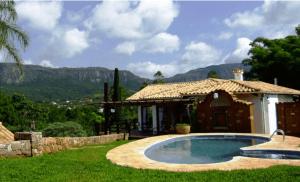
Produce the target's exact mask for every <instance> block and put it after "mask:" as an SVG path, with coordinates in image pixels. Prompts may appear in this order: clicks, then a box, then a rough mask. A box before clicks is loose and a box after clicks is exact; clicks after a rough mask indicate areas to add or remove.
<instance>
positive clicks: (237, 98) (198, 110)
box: [126, 69, 300, 134]
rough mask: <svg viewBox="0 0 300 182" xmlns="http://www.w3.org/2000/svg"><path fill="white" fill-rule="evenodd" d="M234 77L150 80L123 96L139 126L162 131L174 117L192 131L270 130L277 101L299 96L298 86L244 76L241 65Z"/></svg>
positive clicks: (171, 124) (275, 123) (274, 123)
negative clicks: (188, 124)
mask: <svg viewBox="0 0 300 182" xmlns="http://www.w3.org/2000/svg"><path fill="white" fill-rule="evenodd" d="M234 77H235V79H233V80H224V79H211V78H210V79H206V80H200V81H191V82H179V83H164V84H152V85H148V86H146V87H145V88H143V89H142V90H140V91H138V92H137V93H135V94H134V95H132V96H130V97H129V98H127V99H126V101H127V102H132V103H135V104H137V105H138V122H139V128H138V129H139V131H144V132H147V131H148V132H152V133H153V134H160V133H166V132H169V131H172V130H174V126H175V124H176V123H180V122H192V121H194V122H193V123H192V131H194V132H243V133H265V134H271V133H272V132H274V131H275V130H276V129H277V127H278V125H279V123H278V119H277V109H276V104H277V103H291V102H292V103H293V102H295V101H296V100H297V99H299V96H300V91H299V90H295V89H290V88H286V87H282V86H278V85H275V84H269V83H265V82H261V81H244V80H243V70H241V69H235V70H234ZM297 109H299V107H298V106H297ZM193 110H194V112H193ZM299 114H300V112H299ZM193 116H194V117H195V118H194V119H193V120H192V121H191V117H193ZM295 122H297V123H296V128H298V129H297V130H299V132H300V123H299V122H298V121H297V120H295ZM293 127H295V124H293Z"/></svg>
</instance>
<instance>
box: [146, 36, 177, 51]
mask: <svg viewBox="0 0 300 182" xmlns="http://www.w3.org/2000/svg"><path fill="white" fill-rule="evenodd" d="M179 46H180V40H179V38H178V36H177V35H172V34H168V33H159V34H157V35H155V36H154V37H152V38H151V39H149V40H148V41H147V42H146V43H145V45H144V47H143V49H144V50H146V52H151V53H157V52H160V53H166V52H169V53H170V52H173V51H177V50H178V49H179Z"/></svg>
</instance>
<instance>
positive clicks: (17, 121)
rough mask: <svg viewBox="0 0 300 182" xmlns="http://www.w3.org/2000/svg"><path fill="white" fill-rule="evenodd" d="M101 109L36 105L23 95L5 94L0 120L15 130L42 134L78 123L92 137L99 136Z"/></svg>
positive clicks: (83, 105)
mask: <svg viewBox="0 0 300 182" xmlns="http://www.w3.org/2000/svg"><path fill="white" fill-rule="evenodd" d="M103 120H104V119H103V116H102V113H99V112H98V106H95V105H88V104H86V103H82V102H80V103H71V102H70V103H66V102H64V103H36V102H33V101H31V100H29V99H27V98H26V97H24V96H23V95H18V94H14V95H12V96H8V95H5V94H3V93H1V92H0V121H2V122H3V123H4V125H5V126H7V127H8V128H9V129H10V130H11V131H13V132H15V131H29V130H31V128H30V126H31V125H32V123H33V121H34V123H35V129H36V130H37V131H42V130H43V129H44V128H46V127H47V126H48V125H49V124H51V123H56V122H59V123H65V122H66V121H74V122H75V123H78V124H80V125H81V126H82V127H83V130H84V131H85V132H86V133H87V134H88V135H95V134H96V131H95V125H96V124H99V123H102V122H103Z"/></svg>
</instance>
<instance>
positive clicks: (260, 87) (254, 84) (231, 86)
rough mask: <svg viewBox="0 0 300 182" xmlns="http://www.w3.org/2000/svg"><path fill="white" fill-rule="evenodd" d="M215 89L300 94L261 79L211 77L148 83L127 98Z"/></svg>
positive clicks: (152, 96)
mask: <svg viewBox="0 0 300 182" xmlns="http://www.w3.org/2000/svg"><path fill="white" fill-rule="evenodd" d="M215 90H224V91H226V92H229V93H231V94H243V93H269V94H289V95H300V91H299V90H295V89H290V88H286V87H282V86H278V85H273V84H269V83H265V82H261V81H238V80H223V79H212V78H210V79H206V80H201V81H191V82H179V83H164V84H152V85H148V86H147V87H145V88H144V89H142V90H140V91H139V92H137V93H135V94H134V95H132V96H131V97H129V98H127V100H149V99H150V100H154V99H169V98H183V97H184V96H193V95H206V94H208V93H210V92H212V91H215Z"/></svg>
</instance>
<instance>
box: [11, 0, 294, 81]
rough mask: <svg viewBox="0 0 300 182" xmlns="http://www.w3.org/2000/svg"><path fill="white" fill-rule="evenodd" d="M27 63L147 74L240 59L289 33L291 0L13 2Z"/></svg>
mask: <svg viewBox="0 0 300 182" xmlns="http://www.w3.org/2000/svg"><path fill="white" fill-rule="evenodd" d="M16 8H17V12H18V15H19V20H18V24H19V25H20V26H21V27H22V28H23V29H24V30H25V31H26V32H28V34H29V36H30V40H31V41H30V46H29V47H28V48H27V49H26V51H25V52H23V53H22V57H23V59H24V62H25V64H38V65H42V66H47V67H94V66H101V67H107V68H110V69H112V68H115V67H118V68H120V69H127V70H130V71H132V72H133V73H135V74H137V75H139V76H142V77H148V78H151V77H152V75H153V74H154V73H155V72H156V71H158V70H160V71H162V73H163V74H164V75H165V76H167V77H168V76H172V75H174V74H177V73H183V72H186V71H188V70H191V69H195V68H199V67H205V66H209V65H213V64H222V63H230V62H241V61H242V60H243V59H244V58H246V57H247V52H248V50H249V48H250V46H249V43H250V42H251V40H253V39H255V38H256V37H258V36H264V37H268V38H280V37H284V36H286V35H288V34H294V27H295V26H296V25H297V24H299V20H300V11H299V9H300V2H297V1H251V2H243V1H240V2H239V1H228V2H227V1H210V2H207V1H175V2H174V1H171V0H143V1H130V2H128V1H90V2H88V1H17V6H16Z"/></svg>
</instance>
